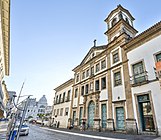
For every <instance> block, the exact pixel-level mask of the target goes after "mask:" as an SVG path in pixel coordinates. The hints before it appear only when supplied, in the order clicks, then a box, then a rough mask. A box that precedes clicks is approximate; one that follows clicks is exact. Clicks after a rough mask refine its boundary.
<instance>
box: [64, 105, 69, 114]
mask: <svg viewBox="0 0 161 140" xmlns="http://www.w3.org/2000/svg"><path fill="white" fill-rule="evenodd" d="M68 112H69V107H67V108H65V114H64V115H65V116H68Z"/></svg>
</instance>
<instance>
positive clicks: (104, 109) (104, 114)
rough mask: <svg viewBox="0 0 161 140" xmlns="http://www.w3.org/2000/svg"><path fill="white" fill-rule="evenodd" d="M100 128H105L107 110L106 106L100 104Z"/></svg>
mask: <svg viewBox="0 0 161 140" xmlns="http://www.w3.org/2000/svg"><path fill="white" fill-rule="evenodd" d="M101 112H102V113H101V114H102V128H106V125H107V109H106V104H102V111H101Z"/></svg>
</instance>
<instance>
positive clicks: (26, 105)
mask: <svg viewBox="0 0 161 140" xmlns="http://www.w3.org/2000/svg"><path fill="white" fill-rule="evenodd" d="M30 96H32V95H29V96H28V97H27V99H26V103H25V107H24V109H23V113H22V117H21V120H20V125H19V127H18V131H17V137H16V139H15V140H19V136H20V130H21V127H22V124H23V121H24V118H25V115H26V111H27V107H28V102H29V99H30Z"/></svg>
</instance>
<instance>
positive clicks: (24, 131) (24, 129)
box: [14, 124, 29, 136]
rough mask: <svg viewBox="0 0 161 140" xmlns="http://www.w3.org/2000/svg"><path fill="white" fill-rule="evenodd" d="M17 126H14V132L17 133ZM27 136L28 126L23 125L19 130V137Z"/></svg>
mask: <svg viewBox="0 0 161 140" xmlns="http://www.w3.org/2000/svg"><path fill="white" fill-rule="evenodd" d="M18 127H19V125H17V126H16V128H15V129H14V130H16V131H18ZM28 134H29V126H28V125H27V124H23V125H22V126H21V129H20V136H22V135H25V136H27V135H28Z"/></svg>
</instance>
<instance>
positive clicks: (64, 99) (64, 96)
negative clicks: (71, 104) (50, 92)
mask: <svg viewBox="0 0 161 140" xmlns="http://www.w3.org/2000/svg"><path fill="white" fill-rule="evenodd" d="M64 101H65V92H64V93H63V101H62V102H64Z"/></svg>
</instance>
